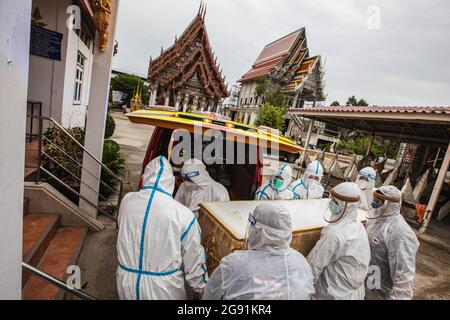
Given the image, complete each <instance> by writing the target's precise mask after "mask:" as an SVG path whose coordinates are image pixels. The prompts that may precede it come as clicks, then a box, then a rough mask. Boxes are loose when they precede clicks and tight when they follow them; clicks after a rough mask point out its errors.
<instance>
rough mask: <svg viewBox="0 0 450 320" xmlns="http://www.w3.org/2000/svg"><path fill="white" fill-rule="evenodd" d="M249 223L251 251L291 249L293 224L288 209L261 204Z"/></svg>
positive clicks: (249, 246)
mask: <svg viewBox="0 0 450 320" xmlns="http://www.w3.org/2000/svg"><path fill="white" fill-rule="evenodd" d="M249 221H251V222H250V225H249V231H248V242H247V243H248V249H249V250H260V251H278V250H284V249H287V248H289V246H290V244H291V240H292V223H291V216H290V215H289V212H288V211H287V210H286V208H284V207H283V206H280V205H275V204H266V203H264V204H260V205H259V206H257V207H256V209H255V211H253V214H252V217H250V219H249Z"/></svg>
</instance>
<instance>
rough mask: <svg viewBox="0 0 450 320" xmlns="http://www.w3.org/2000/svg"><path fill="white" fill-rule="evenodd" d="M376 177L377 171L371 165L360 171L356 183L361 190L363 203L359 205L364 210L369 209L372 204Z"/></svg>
mask: <svg viewBox="0 0 450 320" xmlns="http://www.w3.org/2000/svg"><path fill="white" fill-rule="evenodd" d="M376 178H377V173H376V172H375V170H374V169H373V168H371V167H367V168H364V169H362V170H361V171H359V173H358V177H357V178H356V181H355V183H356V184H357V185H358V187H359V189H360V190H361V204H360V206H359V207H360V208H361V209H363V210H366V211H367V210H369V208H370V206H371V204H372V200H373V191H374V189H375V182H376Z"/></svg>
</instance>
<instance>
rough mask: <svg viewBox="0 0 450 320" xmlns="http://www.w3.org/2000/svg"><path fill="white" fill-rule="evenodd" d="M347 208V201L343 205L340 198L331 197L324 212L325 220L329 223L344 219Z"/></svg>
mask: <svg viewBox="0 0 450 320" xmlns="http://www.w3.org/2000/svg"><path fill="white" fill-rule="evenodd" d="M346 209H347V203H345V205H344V206H343V205H341V204H340V203H339V201H338V200H336V199H334V198H331V199H330V202H329V203H328V208H327V209H326V210H325V213H324V217H323V218H324V220H325V221H326V222H328V223H335V222H338V221H339V220H341V219H342V217H343V216H344V213H345V210H346Z"/></svg>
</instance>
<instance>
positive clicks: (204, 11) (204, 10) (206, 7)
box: [203, 3, 208, 20]
mask: <svg viewBox="0 0 450 320" xmlns="http://www.w3.org/2000/svg"><path fill="white" fill-rule="evenodd" d="M206 9H208V4H207V3H205V7H204V9H203V20H205V16H206Z"/></svg>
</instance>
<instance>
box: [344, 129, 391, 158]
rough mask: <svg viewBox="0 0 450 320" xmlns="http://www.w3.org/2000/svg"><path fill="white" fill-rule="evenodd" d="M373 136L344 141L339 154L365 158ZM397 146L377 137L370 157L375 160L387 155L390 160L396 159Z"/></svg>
mask: <svg viewBox="0 0 450 320" xmlns="http://www.w3.org/2000/svg"><path fill="white" fill-rule="evenodd" d="M371 139H372V137H371V136H368V135H359V136H353V137H350V138H348V139H345V140H342V141H341V143H339V145H338V147H337V148H338V152H343V153H347V154H351V155H354V154H358V155H362V156H364V155H365V154H366V152H367V149H368V148H369V145H370V140H371ZM395 151H396V144H395V143H392V142H391V141H389V140H384V139H383V138H381V137H376V138H375V139H374V141H373V145H372V149H371V152H370V156H371V157H372V158H373V159H375V158H377V157H379V156H383V155H384V154H387V156H388V157H389V158H395V156H396V154H395Z"/></svg>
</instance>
